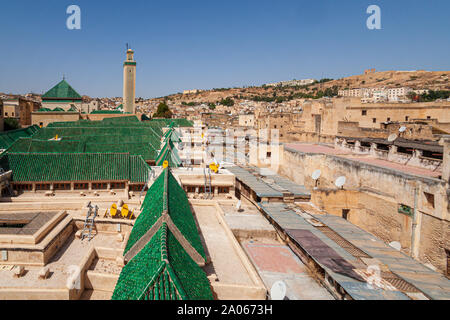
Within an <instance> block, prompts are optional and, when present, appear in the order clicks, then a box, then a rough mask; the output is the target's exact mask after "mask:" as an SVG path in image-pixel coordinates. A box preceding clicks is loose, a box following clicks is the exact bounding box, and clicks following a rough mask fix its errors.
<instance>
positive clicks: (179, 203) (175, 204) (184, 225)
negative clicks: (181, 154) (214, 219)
mask: <svg viewBox="0 0 450 320" xmlns="http://www.w3.org/2000/svg"><path fill="white" fill-rule="evenodd" d="M166 170H167V169H166ZM168 208H169V215H170V217H171V219H172V221H173V222H174V224H175V225H176V226H177V228H178V229H179V230H180V231H181V233H182V234H183V235H184V237H185V238H186V240H188V241H189V243H190V244H191V245H192V246H193V247H194V249H195V250H196V251H197V252H198V253H199V254H200V255H201V256H202V257H203V258H205V260H206V255H205V252H204V250H203V245H202V242H201V240H200V236H199V234H198V230H197V226H196V224H195V220H194V216H193V215H192V212H191V207H190V205H189V200H188V197H187V195H186V193H185V192H184V190H183V188H182V187H181V186H180V185H179V184H178V182H177V180H176V179H175V177H174V176H173V175H172V173H171V172H170V170H169V174H168Z"/></svg>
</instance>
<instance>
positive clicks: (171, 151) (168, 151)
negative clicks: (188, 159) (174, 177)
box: [155, 136, 181, 168]
mask: <svg viewBox="0 0 450 320" xmlns="http://www.w3.org/2000/svg"><path fill="white" fill-rule="evenodd" d="M164 161H167V162H168V163H169V166H170V167H172V168H177V167H179V166H180V164H181V159H180V157H179V155H178V151H177V149H176V148H175V146H174V145H173V143H172V140H171V139H170V136H169V138H168V141H167V142H165V143H164V146H163V147H162V149H161V151H160V152H159V154H158V156H157V157H156V160H155V164H156V165H157V166H162V165H163V163H164Z"/></svg>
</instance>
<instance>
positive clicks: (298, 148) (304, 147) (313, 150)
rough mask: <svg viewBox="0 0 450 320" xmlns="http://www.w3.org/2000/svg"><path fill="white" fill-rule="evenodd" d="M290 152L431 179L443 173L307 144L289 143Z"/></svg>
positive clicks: (286, 146) (287, 146) (287, 145)
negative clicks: (335, 158)
mask: <svg viewBox="0 0 450 320" xmlns="http://www.w3.org/2000/svg"><path fill="white" fill-rule="evenodd" d="M285 148H286V149H287V150H288V151H294V152H301V153H309V154H326V155H332V156H338V157H342V158H346V159H349V160H353V161H357V162H362V163H366V164H370V165H373V166H377V167H382V168H388V169H392V170H396V171H400V172H403V173H406V174H412V175H419V176H425V177H430V178H438V177H439V176H441V175H442V172H440V171H438V170H436V171H433V170H429V169H424V168H419V167H414V166H410V165H405V164H400V163H396V162H391V161H387V160H383V159H378V158H375V157H371V156H367V155H358V154H355V153H352V152H350V151H343V150H338V149H335V148H333V147H329V146H324V145H318V144H306V143H288V144H286V145H285Z"/></svg>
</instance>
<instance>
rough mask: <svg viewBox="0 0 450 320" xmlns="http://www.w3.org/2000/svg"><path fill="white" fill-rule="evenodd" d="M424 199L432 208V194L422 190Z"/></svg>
mask: <svg viewBox="0 0 450 320" xmlns="http://www.w3.org/2000/svg"><path fill="white" fill-rule="evenodd" d="M423 194H424V196H425V199H426V200H427V202H426V205H427V206H428V207H431V208H433V209H434V194H431V193H428V192H424V193H423Z"/></svg>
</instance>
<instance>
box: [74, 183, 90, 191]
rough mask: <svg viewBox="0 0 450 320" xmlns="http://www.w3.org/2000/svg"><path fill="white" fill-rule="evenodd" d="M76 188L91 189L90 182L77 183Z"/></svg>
mask: <svg viewBox="0 0 450 320" xmlns="http://www.w3.org/2000/svg"><path fill="white" fill-rule="evenodd" d="M74 189H75V190H87V189H89V183H75V184H74Z"/></svg>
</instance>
